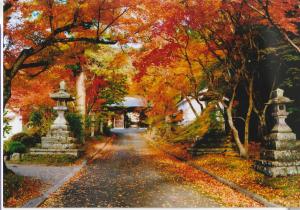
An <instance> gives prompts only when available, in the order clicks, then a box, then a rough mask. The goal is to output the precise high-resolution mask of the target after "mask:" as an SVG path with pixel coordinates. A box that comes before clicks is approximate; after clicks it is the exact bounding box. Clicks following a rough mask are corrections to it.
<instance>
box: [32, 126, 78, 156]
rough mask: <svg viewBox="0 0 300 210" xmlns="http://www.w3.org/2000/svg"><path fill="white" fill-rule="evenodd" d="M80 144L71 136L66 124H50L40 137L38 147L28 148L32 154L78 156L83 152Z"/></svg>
mask: <svg viewBox="0 0 300 210" xmlns="http://www.w3.org/2000/svg"><path fill="white" fill-rule="evenodd" d="M81 146H82V145H81V144H79V143H78V141H77V139H76V138H74V137H72V136H71V132H70V130H69V126H68V125H67V124H64V125H57V124H54V125H52V126H51V129H50V131H49V132H48V134H47V136H45V137H42V142H41V145H40V147H35V148H31V149H30V154H33V155H73V156H76V157H79V156H80V155H81V154H82V153H83V149H81V148H80V147H81Z"/></svg>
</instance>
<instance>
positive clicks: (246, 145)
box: [244, 76, 253, 153]
mask: <svg viewBox="0 0 300 210" xmlns="http://www.w3.org/2000/svg"><path fill="white" fill-rule="evenodd" d="M252 110H253V76H252V77H251V79H250V82H249V106H248V111H247V115H246V120H245V133H244V146H245V150H246V152H247V153H248V150H249V125H250V120H251V114H252Z"/></svg>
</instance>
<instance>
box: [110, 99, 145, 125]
mask: <svg viewBox="0 0 300 210" xmlns="http://www.w3.org/2000/svg"><path fill="white" fill-rule="evenodd" d="M146 107H147V103H146V101H145V99H143V98H141V97H139V96H126V97H124V100H123V102H121V103H118V104H112V105H110V106H109V109H110V110H111V111H113V112H115V115H114V116H113V117H112V119H111V120H109V124H111V125H112V127H113V128H128V127H143V122H142V121H143V118H144V110H145V109H146Z"/></svg>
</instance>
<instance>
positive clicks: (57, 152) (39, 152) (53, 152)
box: [29, 148, 84, 157]
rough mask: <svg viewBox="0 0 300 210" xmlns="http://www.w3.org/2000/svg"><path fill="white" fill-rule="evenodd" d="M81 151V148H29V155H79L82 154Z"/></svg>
mask: <svg viewBox="0 0 300 210" xmlns="http://www.w3.org/2000/svg"><path fill="white" fill-rule="evenodd" d="M83 151H84V150H83V149H53V148H47V149H43V148H31V149H30V151H29V153H30V154H31V155H72V156H75V157H79V156H80V155H82V154H83Z"/></svg>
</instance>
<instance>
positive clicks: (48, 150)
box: [30, 81, 82, 157]
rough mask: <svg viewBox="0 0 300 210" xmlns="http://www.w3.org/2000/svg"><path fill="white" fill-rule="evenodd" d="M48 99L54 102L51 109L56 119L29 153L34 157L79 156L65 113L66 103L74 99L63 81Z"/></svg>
mask: <svg viewBox="0 0 300 210" xmlns="http://www.w3.org/2000/svg"><path fill="white" fill-rule="evenodd" d="M50 97H51V98H52V99H53V100H55V101H56V106H55V107H54V108H53V109H54V110H56V111H57V117H56V119H55V120H54V122H53V124H52V125H51V127H50V130H49V131H48V133H47V136H45V137H42V140H41V145H40V146H39V147H35V148H31V149H30V153H31V154H35V155H43V154H46V155H49V154H50V155H52V154H53V155H62V154H67V155H73V156H77V157H78V156H79V155H80V154H81V152H82V149H80V143H79V141H78V139H76V138H75V137H73V136H72V133H71V131H70V128H69V125H68V122H67V120H66V119H65V115H64V114H65V112H66V111H67V110H68V108H67V102H68V101H73V100H74V98H73V97H72V96H71V94H69V93H68V92H67V90H66V83H65V81H61V82H60V84H59V90H58V91H57V92H55V93H52V94H50Z"/></svg>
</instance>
